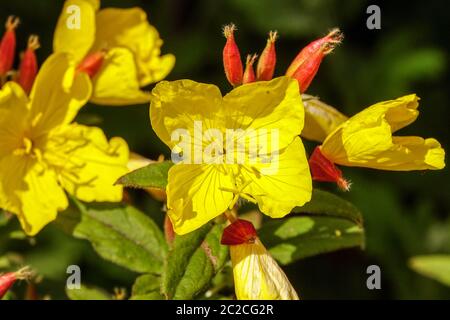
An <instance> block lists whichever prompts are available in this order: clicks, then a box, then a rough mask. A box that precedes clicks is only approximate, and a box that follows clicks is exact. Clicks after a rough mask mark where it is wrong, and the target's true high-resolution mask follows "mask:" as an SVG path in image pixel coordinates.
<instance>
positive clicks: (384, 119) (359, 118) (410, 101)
mask: <svg viewBox="0 0 450 320" xmlns="http://www.w3.org/2000/svg"><path fill="white" fill-rule="evenodd" d="M418 100H419V98H418V97H417V96H416V95H415V94H410V95H407V96H404V97H400V98H397V99H395V100H390V101H384V102H380V103H377V104H374V105H372V106H370V107H368V108H366V109H364V110H363V111H361V112H359V113H358V114H356V115H355V116H353V117H351V118H350V119H348V120H347V121H345V122H344V123H342V124H341V125H340V126H338V127H337V128H336V129H335V130H334V131H333V132H332V133H330V134H329V135H328V137H327V138H326V139H325V141H324V142H323V144H322V146H321V147H320V151H321V153H322V154H323V155H324V156H325V157H326V158H327V159H328V160H330V161H331V162H333V163H336V164H340V165H344V166H354V167H367V168H374V169H382V170H396V171H409V170H425V169H442V168H444V166H445V163H444V157H445V151H444V149H442V148H441V145H440V144H439V142H438V141H437V140H436V139H433V138H428V139H424V138H421V137H415V136H407V137H402V136H393V133H395V132H396V131H397V130H399V129H401V128H403V127H405V126H407V125H409V124H410V123H412V122H414V120H416V118H417V116H418V115H419V111H418V110H417V107H418V106H419V103H418Z"/></svg>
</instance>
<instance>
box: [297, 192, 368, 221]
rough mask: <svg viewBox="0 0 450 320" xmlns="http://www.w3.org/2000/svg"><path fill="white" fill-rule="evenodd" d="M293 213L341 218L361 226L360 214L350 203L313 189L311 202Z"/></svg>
mask: <svg viewBox="0 0 450 320" xmlns="http://www.w3.org/2000/svg"><path fill="white" fill-rule="evenodd" d="M292 212H293V213H305V214H308V215H318V216H328V217H336V218H342V219H346V220H349V221H352V222H354V223H356V224H357V225H359V226H362V224H363V218H362V215H361V212H360V211H359V210H358V208H356V207H355V206H354V205H353V204H352V203H350V202H348V201H347V200H344V199H342V198H340V197H338V196H336V195H334V194H332V193H330V192H326V191H322V190H318V189H314V190H313V193H312V198H311V201H310V202H308V203H307V204H305V205H304V206H303V207H296V208H294V210H292Z"/></svg>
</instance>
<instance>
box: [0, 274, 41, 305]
mask: <svg viewBox="0 0 450 320" xmlns="http://www.w3.org/2000/svg"><path fill="white" fill-rule="evenodd" d="M32 274H33V272H32V271H31V269H30V267H24V268H22V269H20V270H18V271H16V272H8V273H5V274H2V275H0V299H1V298H3V296H4V295H5V294H6V292H8V290H9V289H10V288H11V287H12V286H13V284H14V283H15V282H16V281H17V280H24V279H29V278H30V277H31V276H32Z"/></svg>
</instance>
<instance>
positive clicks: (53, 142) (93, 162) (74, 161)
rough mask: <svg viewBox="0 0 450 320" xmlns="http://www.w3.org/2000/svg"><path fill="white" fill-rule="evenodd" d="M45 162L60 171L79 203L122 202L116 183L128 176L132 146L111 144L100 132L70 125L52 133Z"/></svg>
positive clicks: (63, 182)
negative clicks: (80, 201) (128, 162)
mask: <svg viewBox="0 0 450 320" xmlns="http://www.w3.org/2000/svg"><path fill="white" fill-rule="evenodd" d="M44 158H45V159H46V161H47V162H48V163H49V165H51V166H53V167H54V168H55V170H57V171H58V173H59V177H58V178H59V181H60V183H61V185H62V186H63V187H64V189H66V190H67V192H69V193H70V194H72V195H74V196H75V197H77V198H78V199H80V200H83V201H88V202H90V201H112V202H117V201H121V200H122V187H121V186H119V185H114V183H115V182H116V181H117V179H118V178H119V177H121V176H122V175H124V174H126V173H127V172H128V169H127V167H126V164H127V161H128V146H127V144H126V142H125V141H124V140H123V139H121V138H112V139H111V140H110V141H109V142H108V140H107V139H106V137H105V135H104V133H103V131H102V130H101V129H99V128H96V127H86V126H82V125H78V124H72V125H67V126H63V127H61V128H59V129H58V130H55V131H54V132H52V134H51V136H50V138H49V141H48V143H47V146H46V153H45V154H44Z"/></svg>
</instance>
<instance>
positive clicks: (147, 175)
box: [116, 161, 173, 189]
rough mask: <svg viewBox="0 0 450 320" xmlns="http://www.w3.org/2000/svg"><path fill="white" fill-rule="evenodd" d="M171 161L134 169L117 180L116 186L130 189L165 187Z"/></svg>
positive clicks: (171, 164)
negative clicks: (119, 185) (120, 185)
mask: <svg viewBox="0 0 450 320" xmlns="http://www.w3.org/2000/svg"><path fill="white" fill-rule="evenodd" d="M172 166H173V162H172V161H163V162H155V163H151V164H149V165H147V166H145V167H142V168H139V169H136V170H134V171H132V172H130V173H128V174H126V175H124V176H123V177H121V178H119V180H117V182H116V184H122V185H124V186H125V187H132V188H149V187H152V188H161V189H165V188H166V186H167V175H168V172H169V169H170V167H172Z"/></svg>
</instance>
